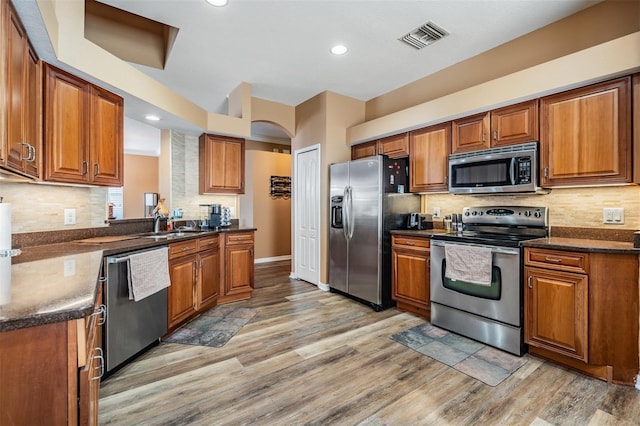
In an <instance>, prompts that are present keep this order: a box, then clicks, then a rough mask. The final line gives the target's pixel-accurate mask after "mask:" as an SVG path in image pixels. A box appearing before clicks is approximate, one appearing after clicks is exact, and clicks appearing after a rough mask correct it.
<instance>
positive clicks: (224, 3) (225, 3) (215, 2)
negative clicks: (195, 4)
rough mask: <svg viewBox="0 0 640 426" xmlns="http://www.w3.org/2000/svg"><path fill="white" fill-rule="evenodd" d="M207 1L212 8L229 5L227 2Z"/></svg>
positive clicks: (219, 0) (218, 0)
mask: <svg viewBox="0 0 640 426" xmlns="http://www.w3.org/2000/svg"><path fill="white" fill-rule="evenodd" d="M205 1H206V2H207V3H209V4H210V5H211V6H218V7H222V6H226V5H227V0H205Z"/></svg>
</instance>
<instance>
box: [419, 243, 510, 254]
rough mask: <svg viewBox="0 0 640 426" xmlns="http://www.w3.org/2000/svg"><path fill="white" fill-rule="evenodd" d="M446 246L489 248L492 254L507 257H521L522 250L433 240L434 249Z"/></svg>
mask: <svg viewBox="0 0 640 426" xmlns="http://www.w3.org/2000/svg"><path fill="white" fill-rule="evenodd" d="M446 244H449V245H459V246H470V247H488V248H490V249H491V253H495V254H507V255H519V254H520V249H517V248H508V247H498V246H490V245H484V244H467V243H457V242H456V243H449V242H444V241H439V240H431V246H432V247H434V246H435V247H444V246H445V245H446Z"/></svg>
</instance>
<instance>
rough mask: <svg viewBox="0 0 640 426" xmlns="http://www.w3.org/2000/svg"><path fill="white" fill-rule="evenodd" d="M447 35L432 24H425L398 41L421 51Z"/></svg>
mask: <svg viewBox="0 0 640 426" xmlns="http://www.w3.org/2000/svg"><path fill="white" fill-rule="evenodd" d="M448 35H449V33H448V32H446V31H445V30H443V29H442V28H440V27H439V26H437V25H436V24H434V23H433V22H427V23H426V24H424V25H421V26H420V27H418V28H416V29H415V30H413V31H411V32H410V33H408V34H406V35H404V36H402V37H401V38H400V40H401V41H404V42H405V43H407V44H408V45H409V46H412V47H415V48H416V49H422V48H423V47H426V46H428V45H430V44H431V43H434V42H436V41H438V40H440V39H441V38H444V37H446V36H448Z"/></svg>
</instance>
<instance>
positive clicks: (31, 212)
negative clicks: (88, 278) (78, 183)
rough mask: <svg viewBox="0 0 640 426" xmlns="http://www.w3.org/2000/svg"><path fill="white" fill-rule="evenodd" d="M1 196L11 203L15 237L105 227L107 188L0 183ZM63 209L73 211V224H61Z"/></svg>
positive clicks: (62, 222) (12, 225)
mask: <svg viewBox="0 0 640 426" xmlns="http://www.w3.org/2000/svg"><path fill="white" fill-rule="evenodd" d="M0 196H2V197H4V201H3V202H5V203H11V231H12V233H14V234H17V233H23V232H36V231H54V230H69V229H80V228H93V227H100V226H107V224H106V223H105V220H106V219H107V189H106V188H98V187H95V188H93V187H75V186H59V185H47V184H35V183H21V182H19V183H18V182H3V183H0ZM64 209H76V224H75V225H64Z"/></svg>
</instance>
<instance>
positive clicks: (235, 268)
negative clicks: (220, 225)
mask: <svg viewBox="0 0 640 426" xmlns="http://www.w3.org/2000/svg"><path fill="white" fill-rule="evenodd" d="M253 250H254V233H253V231H250V232H229V233H225V234H224V278H223V280H222V282H221V284H220V299H219V302H220V303H227V302H234V301H236V300H243V299H249V298H251V296H252V294H253V278H254V253H253Z"/></svg>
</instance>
